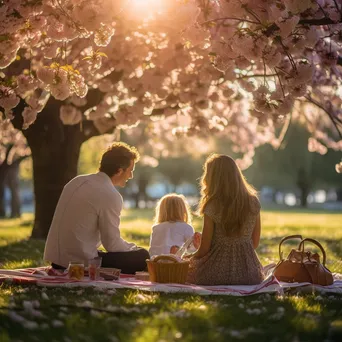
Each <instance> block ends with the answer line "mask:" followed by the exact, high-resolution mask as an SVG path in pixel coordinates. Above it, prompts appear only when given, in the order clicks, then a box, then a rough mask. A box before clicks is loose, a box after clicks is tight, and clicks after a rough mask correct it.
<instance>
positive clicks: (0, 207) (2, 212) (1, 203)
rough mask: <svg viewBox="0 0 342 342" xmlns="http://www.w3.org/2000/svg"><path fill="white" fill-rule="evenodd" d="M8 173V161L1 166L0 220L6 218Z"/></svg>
mask: <svg viewBox="0 0 342 342" xmlns="http://www.w3.org/2000/svg"><path fill="white" fill-rule="evenodd" d="M7 171H8V164H7V160H4V161H3V163H2V164H1V165H0V218H5V217H6V207H5V187H6V185H5V184H6V175H7Z"/></svg>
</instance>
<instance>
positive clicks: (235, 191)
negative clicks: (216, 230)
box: [198, 154, 257, 235]
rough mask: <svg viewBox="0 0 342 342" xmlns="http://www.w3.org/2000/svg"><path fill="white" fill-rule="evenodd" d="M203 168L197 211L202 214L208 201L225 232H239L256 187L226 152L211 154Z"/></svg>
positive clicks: (232, 233)
mask: <svg viewBox="0 0 342 342" xmlns="http://www.w3.org/2000/svg"><path fill="white" fill-rule="evenodd" d="M203 171H204V172H203V175H202V178H201V195H202V196H201V200H200V203H199V209H198V212H199V214H201V215H203V214H204V211H205V208H206V206H207V205H208V203H209V202H210V203H211V205H213V207H214V208H216V209H217V214H218V215H220V217H221V223H222V224H223V225H224V228H225V230H226V233H227V235H236V234H237V235H239V234H241V233H242V230H243V226H244V223H245V221H246V219H247V218H248V216H249V215H248V214H249V213H250V210H251V200H252V199H255V198H257V191H256V190H255V189H254V188H253V186H251V185H250V184H248V182H247V180H246V179H245V177H244V175H243V174H242V172H241V170H240V168H239V167H238V166H237V165H236V163H235V161H234V160H233V159H232V158H231V157H229V156H226V155H223V154H212V155H211V156H209V157H208V159H207V160H206V162H205V163H204V166H203Z"/></svg>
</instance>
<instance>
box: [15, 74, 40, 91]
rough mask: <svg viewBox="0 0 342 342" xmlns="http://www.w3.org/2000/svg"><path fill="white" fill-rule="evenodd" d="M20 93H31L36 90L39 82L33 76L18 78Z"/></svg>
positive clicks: (20, 76)
mask: <svg viewBox="0 0 342 342" xmlns="http://www.w3.org/2000/svg"><path fill="white" fill-rule="evenodd" d="M17 83H18V92H19V93H20V94H25V93H27V92H29V91H32V90H35V89H36V88H37V87H38V82H37V80H36V79H35V78H33V77H32V76H27V75H19V76H18V77H17Z"/></svg>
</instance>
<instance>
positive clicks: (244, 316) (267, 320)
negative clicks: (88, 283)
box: [0, 210, 342, 342]
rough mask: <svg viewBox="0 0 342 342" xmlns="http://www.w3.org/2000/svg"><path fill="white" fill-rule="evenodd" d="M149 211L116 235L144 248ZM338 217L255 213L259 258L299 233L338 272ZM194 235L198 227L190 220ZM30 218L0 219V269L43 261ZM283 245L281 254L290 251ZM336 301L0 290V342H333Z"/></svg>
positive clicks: (341, 331) (338, 328)
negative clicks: (313, 241) (319, 245)
mask: <svg viewBox="0 0 342 342" xmlns="http://www.w3.org/2000/svg"><path fill="white" fill-rule="evenodd" d="M152 215H153V213H152V211H150V210H141V211H136V210H130V211H126V212H125V213H124V217H123V220H122V227H121V231H122V235H123V237H124V238H126V239H127V240H133V241H135V242H136V243H138V244H139V245H141V246H144V247H147V246H148V243H149V235H150V227H151V220H152ZM341 222H342V214H329V213H324V212H317V213H315V212H295V211H290V212H279V211H265V212H263V213H262V240H261V244H260V246H259V248H258V254H259V256H260V259H261V261H262V263H263V264H267V263H269V262H272V261H277V259H278V256H277V249H278V242H279V240H280V239H281V237H283V236H285V235H290V234H298V233H301V234H302V235H303V236H306V237H312V238H315V239H318V240H319V241H320V242H321V243H322V245H323V246H324V248H325V249H326V252H327V255H328V266H329V268H330V269H331V270H332V271H334V272H341V273H342V260H341V257H342V230H341V229H340V228H341ZM194 226H195V228H196V230H198V231H200V228H201V222H200V221H199V220H195V221H194ZM31 229H32V216H30V215H24V216H23V218H22V219H13V220H3V221H0V263H2V266H1V267H2V268H16V267H30V266H38V265H42V264H43V260H42V251H43V248H44V243H43V242H41V241H31V240H27V238H28V236H29V234H30V232H31ZM293 246H294V244H293V243H291V244H288V245H287V246H286V247H285V251H287V250H289V249H290V248H291V247H293ZM341 304H342V296H338V295H334V296H332V295H330V296H321V295H317V294H315V293H311V294H306V295H295V294H292V295H286V296H278V295H272V296H271V295H268V294H265V295H255V296H251V297H242V298H236V297H228V296H203V297H202V296H194V295H187V294H164V293H148V292H142V291H132V290H119V291H113V290H105V291H100V290H94V289H86V290H84V289H80V288H74V289H63V288H55V289H54V288H39V287H36V286H11V285H10V284H3V285H1V287H0V341H1V342H2V341H65V342H68V341H97V340H101V341H138V342H143V341H148V342H154V341H156V342H157V341H160V342H161V341H230V340H232V341H234V340H239V339H240V340H241V339H243V340H247V341H254V340H256V339H258V340H259V341H339V340H341V338H342V305H341Z"/></svg>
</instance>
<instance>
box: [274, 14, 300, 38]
mask: <svg viewBox="0 0 342 342" xmlns="http://www.w3.org/2000/svg"><path fill="white" fill-rule="evenodd" d="M299 19H300V18H299V16H298V15H293V16H290V17H287V18H281V19H278V20H277V21H276V24H277V25H278V27H279V28H280V33H281V36H282V37H283V38H286V37H288V36H289V35H290V34H291V33H292V31H293V30H294V28H295V27H296V26H297V24H298V22H299Z"/></svg>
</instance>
